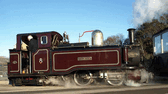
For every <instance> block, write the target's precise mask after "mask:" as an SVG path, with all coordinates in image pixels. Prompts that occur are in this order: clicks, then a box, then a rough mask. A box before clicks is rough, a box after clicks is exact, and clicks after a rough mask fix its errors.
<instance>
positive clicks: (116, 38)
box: [104, 34, 124, 45]
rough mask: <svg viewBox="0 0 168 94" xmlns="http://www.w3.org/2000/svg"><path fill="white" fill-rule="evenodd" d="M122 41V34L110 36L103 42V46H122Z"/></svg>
mask: <svg viewBox="0 0 168 94" xmlns="http://www.w3.org/2000/svg"><path fill="white" fill-rule="evenodd" d="M123 40H124V35H122V34H117V35H112V36H110V37H108V38H107V39H106V40H105V41H104V44H105V45H118V44H122V42H123Z"/></svg>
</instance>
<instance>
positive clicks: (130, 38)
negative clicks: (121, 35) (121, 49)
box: [127, 28, 135, 44]
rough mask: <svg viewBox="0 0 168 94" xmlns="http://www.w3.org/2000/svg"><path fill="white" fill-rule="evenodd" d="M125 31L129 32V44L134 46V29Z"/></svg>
mask: <svg viewBox="0 0 168 94" xmlns="http://www.w3.org/2000/svg"><path fill="white" fill-rule="evenodd" d="M127 31H128V32H129V40H130V44H134V32H135V29H134V28H130V29H128V30H127Z"/></svg>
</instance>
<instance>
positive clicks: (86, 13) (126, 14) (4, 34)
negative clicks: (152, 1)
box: [0, 0, 135, 57]
mask: <svg viewBox="0 0 168 94" xmlns="http://www.w3.org/2000/svg"><path fill="white" fill-rule="evenodd" d="M134 2H135V0H0V56H5V57H9V49H13V47H14V45H15V44H16V35H17V34H22V33H35V32H44V31H45V32H46V31H57V32H59V33H60V34H61V35H62V34H63V33H64V31H66V32H67V34H68V35H69V39H70V43H76V42H78V40H79V34H80V35H82V33H83V32H84V31H88V30H96V29H98V30H101V31H102V33H103V37H104V40H105V39H107V38H108V37H109V36H112V35H117V34H123V35H124V37H125V38H127V37H128V32H127V29H128V28H133V27H134V26H133V24H132V19H133V7H132V6H133V3H134ZM80 41H81V42H89V44H90V45H91V33H85V34H84V36H83V37H81V38H80Z"/></svg>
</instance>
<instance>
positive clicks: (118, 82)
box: [107, 79, 124, 86]
mask: <svg viewBox="0 0 168 94" xmlns="http://www.w3.org/2000/svg"><path fill="white" fill-rule="evenodd" d="M123 81H124V80H123V79H121V80H108V79H107V83H109V84H110V85H113V86H120V85H122V84H123Z"/></svg>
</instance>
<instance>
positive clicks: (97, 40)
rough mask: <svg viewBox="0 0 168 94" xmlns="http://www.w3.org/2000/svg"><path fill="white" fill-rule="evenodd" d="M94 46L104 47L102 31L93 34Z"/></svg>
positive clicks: (95, 31)
mask: <svg viewBox="0 0 168 94" xmlns="http://www.w3.org/2000/svg"><path fill="white" fill-rule="evenodd" d="M92 46H103V33H102V32H101V31H100V30H94V31H93V32H92Z"/></svg>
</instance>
